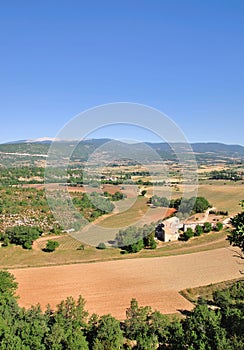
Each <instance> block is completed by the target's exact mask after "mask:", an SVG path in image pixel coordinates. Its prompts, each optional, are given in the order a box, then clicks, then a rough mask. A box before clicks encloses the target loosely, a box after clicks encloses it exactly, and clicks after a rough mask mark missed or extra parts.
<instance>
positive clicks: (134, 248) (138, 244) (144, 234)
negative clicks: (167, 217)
mask: <svg viewBox="0 0 244 350" xmlns="http://www.w3.org/2000/svg"><path fill="white" fill-rule="evenodd" d="M154 236H155V223H151V224H150V225H144V226H143V227H136V226H130V227H128V228H127V229H125V230H120V231H119V232H118V233H117V235H116V237H115V244H116V246H118V247H121V248H122V249H123V250H125V251H127V252H128V253H137V252H139V251H140V250H142V249H143V248H151V249H155V248H156V242H155V239H154Z"/></svg>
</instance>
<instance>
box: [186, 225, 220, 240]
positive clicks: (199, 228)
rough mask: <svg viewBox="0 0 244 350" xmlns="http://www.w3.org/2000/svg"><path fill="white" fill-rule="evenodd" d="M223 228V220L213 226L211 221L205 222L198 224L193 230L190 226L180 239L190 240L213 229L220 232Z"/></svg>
mask: <svg viewBox="0 0 244 350" xmlns="http://www.w3.org/2000/svg"><path fill="white" fill-rule="evenodd" d="M222 229H223V224H222V222H220V221H218V222H216V223H215V225H214V226H213V225H212V224H211V223H210V222H204V224H202V225H201V224H198V225H196V227H195V229H194V230H193V229H192V228H191V227H188V228H187V229H186V230H185V231H184V232H183V233H182V234H181V235H180V237H179V240H182V241H188V240H189V239H190V238H192V237H199V236H201V235H202V234H203V233H209V232H211V231H216V232H219V231H221V230H222Z"/></svg>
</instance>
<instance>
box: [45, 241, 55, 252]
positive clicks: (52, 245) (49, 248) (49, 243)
mask: <svg viewBox="0 0 244 350" xmlns="http://www.w3.org/2000/svg"><path fill="white" fill-rule="evenodd" d="M58 246H59V243H58V242H57V241H52V240H50V239H49V240H48V241H47V244H46V247H45V248H44V251H45V252H48V253H51V252H54V250H55V249H56V248H57V247H58Z"/></svg>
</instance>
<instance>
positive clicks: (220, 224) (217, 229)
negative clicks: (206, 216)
mask: <svg viewBox="0 0 244 350" xmlns="http://www.w3.org/2000/svg"><path fill="white" fill-rule="evenodd" d="M222 229H223V224H222V222H217V223H216V225H215V230H216V231H221V230H222Z"/></svg>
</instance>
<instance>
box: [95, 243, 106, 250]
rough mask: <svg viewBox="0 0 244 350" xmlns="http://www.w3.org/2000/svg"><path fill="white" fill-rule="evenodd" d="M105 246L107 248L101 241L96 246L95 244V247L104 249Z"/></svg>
mask: <svg viewBox="0 0 244 350" xmlns="http://www.w3.org/2000/svg"><path fill="white" fill-rule="evenodd" d="M106 248H107V247H106V244H105V243H103V242H101V243H99V244H98V246H97V249H106Z"/></svg>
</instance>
